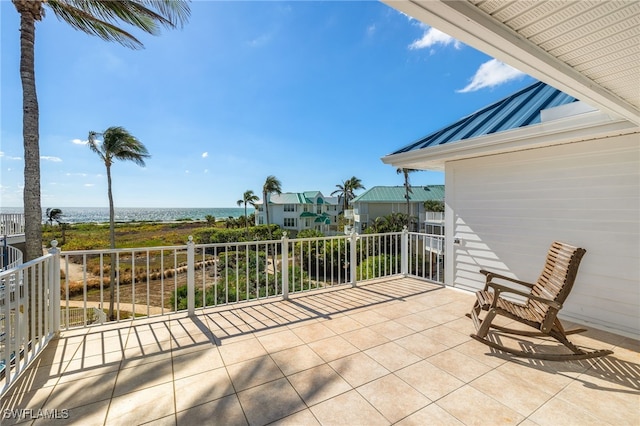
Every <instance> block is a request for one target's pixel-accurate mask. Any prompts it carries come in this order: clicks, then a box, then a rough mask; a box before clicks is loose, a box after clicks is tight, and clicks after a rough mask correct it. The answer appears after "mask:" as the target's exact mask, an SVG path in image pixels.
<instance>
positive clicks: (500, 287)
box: [487, 282, 562, 310]
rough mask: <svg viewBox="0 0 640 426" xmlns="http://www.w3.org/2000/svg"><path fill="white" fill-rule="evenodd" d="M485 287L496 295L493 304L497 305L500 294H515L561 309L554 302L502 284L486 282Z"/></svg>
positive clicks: (560, 305) (559, 305)
mask: <svg viewBox="0 0 640 426" xmlns="http://www.w3.org/2000/svg"><path fill="white" fill-rule="evenodd" d="M487 287H491V288H492V289H493V291H494V292H495V293H496V296H497V297H495V298H494V304H495V303H497V300H498V297H500V294H501V293H511V294H517V295H518V296H523V297H526V298H527V299H531V300H535V301H537V302H540V303H544V304H545V305H548V306H550V307H552V308H555V309H558V310H560V309H562V304H561V303H558V302H556V301H555V300H551V299H545V298H544V297H539V296H535V295H533V294H531V293H526V292H524V291H520V290H516V289H513V288H510V287H507V286H505V285H502V284H498V283H494V282H488V283H487Z"/></svg>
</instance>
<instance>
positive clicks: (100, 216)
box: [0, 206, 255, 223]
mask: <svg viewBox="0 0 640 426" xmlns="http://www.w3.org/2000/svg"><path fill="white" fill-rule="evenodd" d="M56 208H59V209H60V210H62V218H61V221H62V222H65V223H104V222H109V208H108V207H56ZM254 211H255V209H254V208H252V207H248V206H247V214H248V215H250V214H251V213H253V212H254ZM22 212H23V210H22V207H2V208H0V213H22ZM45 212H46V208H44V209H43V210H42V221H43V223H44V222H45V221H46V220H47V216H46V213H45ZM115 214H116V215H115V220H116V222H175V221H179V220H184V219H190V220H205V217H206V216H208V215H211V216H214V217H215V218H216V220H220V219H226V218H228V217H233V218H238V217H240V216H244V207H215V208H213V207H212V208H145V207H116V208H115Z"/></svg>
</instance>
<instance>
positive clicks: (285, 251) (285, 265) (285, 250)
mask: <svg viewBox="0 0 640 426" xmlns="http://www.w3.org/2000/svg"><path fill="white" fill-rule="evenodd" d="M275 271H276V265H273V272H274V273H275ZM288 298H289V238H287V233H286V232H283V233H282V300H287V299H288Z"/></svg>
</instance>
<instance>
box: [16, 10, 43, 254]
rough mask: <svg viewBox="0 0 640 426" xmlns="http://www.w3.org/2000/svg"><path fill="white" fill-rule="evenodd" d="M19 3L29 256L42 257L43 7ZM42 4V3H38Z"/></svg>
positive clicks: (25, 205)
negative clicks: (38, 65)
mask: <svg viewBox="0 0 640 426" xmlns="http://www.w3.org/2000/svg"><path fill="white" fill-rule="evenodd" d="M31 3H32V5H30V6H31V7H29V5H27V4H25V3H23V2H16V3H14V4H15V5H16V9H17V10H18V12H19V13H20V79H21V81H22V114H23V118H22V134H23V139H24V195H23V202H24V218H25V239H26V244H25V248H26V259H25V260H27V261H28V260H32V259H35V258H37V257H40V256H42V206H41V204H40V203H41V201H40V147H39V140H40V134H39V114H40V113H39V109H38V96H37V93H36V80H35V62H34V50H35V32H36V24H35V21H36V18H35V17H34V13H36V12H34V10H36V11H37V8H38V7H40V6H39V5H36V4H35V3H36V2H31ZM38 3H39V2H38Z"/></svg>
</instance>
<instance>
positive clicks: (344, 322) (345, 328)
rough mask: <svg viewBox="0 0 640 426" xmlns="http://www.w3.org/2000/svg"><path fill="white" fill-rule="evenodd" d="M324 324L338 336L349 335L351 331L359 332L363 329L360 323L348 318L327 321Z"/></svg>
mask: <svg viewBox="0 0 640 426" xmlns="http://www.w3.org/2000/svg"><path fill="white" fill-rule="evenodd" d="M322 324H324V325H325V326H327V327H328V328H330V329H331V331H333V332H334V333H336V334H342V333H347V332H349V331H353V330H357V329H359V328H362V327H363V325H362V324H360V323H359V322H358V321H356V320H354V319H351V318H350V317H347V316H343V317H338V318H335V319H329V320H325V321H323V322H322Z"/></svg>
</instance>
